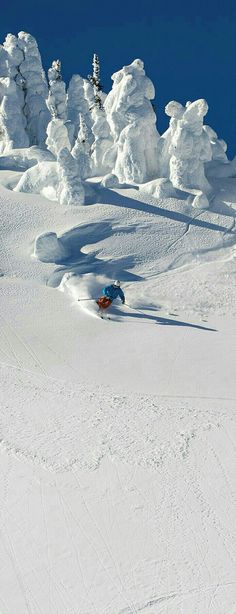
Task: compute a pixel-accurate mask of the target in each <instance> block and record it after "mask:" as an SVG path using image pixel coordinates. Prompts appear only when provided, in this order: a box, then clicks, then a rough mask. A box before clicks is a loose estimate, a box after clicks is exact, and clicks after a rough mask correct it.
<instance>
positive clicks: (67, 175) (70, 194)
mask: <svg viewBox="0 0 236 614" xmlns="http://www.w3.org/2000/svg"><path fill="white" fill-rule="evenodd" d="M57 167H58V188H57V196H58V200H59V202H60V204H61V205H65V206H73V205H84V203H85V191H84V187H83V185H82V182H81V179H80V176H79V172H78V164H77V161H76V160H75V159H74V158H73V156H72V155H71V153H70V152H69V151H68V149H67V148H66V147H64V149H61V150H60V152H59V153H58V156H57Z"/></svg>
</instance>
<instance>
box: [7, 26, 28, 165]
mask: <svg viewBox="0 0 236 614" xmlns="http://www.w3.org/2000/svg"><path fill="white" fill-rule="evenodd" d="M15 38H16V37H13V35H11V34H10V35H8V37H7V39H6V41H5V43H6V42H7V44H5V45H4V46H2V45H1V46H0V153H3V152H6V151H9V150H11V149H14V148H21V147H28V146H29V139H28V136H27V134H26V131H25V127H26V119H25V117H24V114H23V106H24V95H23V93H22V89H19V87H18V86H17V82H16V78H17V76H18V70H17V68H16V62H19V61H20V60H22V59H23V54H21V52H20V50H19V49H18V56H17V51H16V53H15V55H14V57H13V54H11V53H10V51H11V50H12V48H13V49H14V48H15V50H16V49H17V45H14V44H12V45H11V49H10V48H9V41H10V40H11V43H13V39H15Z"/></svg>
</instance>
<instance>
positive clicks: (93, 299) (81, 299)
mask: <svg viewBox="0 0 236 614" xmlns="http://www.w3.org/2000/svg"><path fill="white" fill-rule="evenodd" d="M96 300H97V299H96V298H77V301H96Z"/></svg>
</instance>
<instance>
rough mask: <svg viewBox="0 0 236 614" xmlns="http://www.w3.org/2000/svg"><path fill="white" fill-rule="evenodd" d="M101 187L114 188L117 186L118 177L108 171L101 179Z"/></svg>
mask: <svg viewBox="0 0 236 614" xmlns="http://www.w3.org/2000/svg"><path fill="white" fill-rule="evenodd" d="M101 186H102V187H103V188H116V187H118V186H119V179H118V177H117V176H116V175H115V174H114V173H108V175H105V177H103V179H102V181H101Z"/></svg>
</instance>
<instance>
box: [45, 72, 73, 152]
mask: <svg viewBox="0 0 236 614" xmlns="http://www.w3.org/2000/svg"><path fill="white" fill-rule="evenodd" d="M48 80H49V95H48V98H47V100H46V104H47V107H48V109H49V111H50V113H51V118H52V119H51V121H50V122H49V124H48V126H47V139H46V145H47V148H48V149H49V151H51V152H52V153H53V154H54V156H56V157H57V155H58V154H59V152H60V150H61V149H64V147H66V148H67V149H68V150H69V151H70V150H71V141H70V134H69V131H68V127H69V126H68V122H67V96H66V84H65V83H64V81H63V80H62V75H61V62H60V60H54V61H53V62H52V66H51V68H49V71H48ZM73 132H74V128H73Z"/></svg>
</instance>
